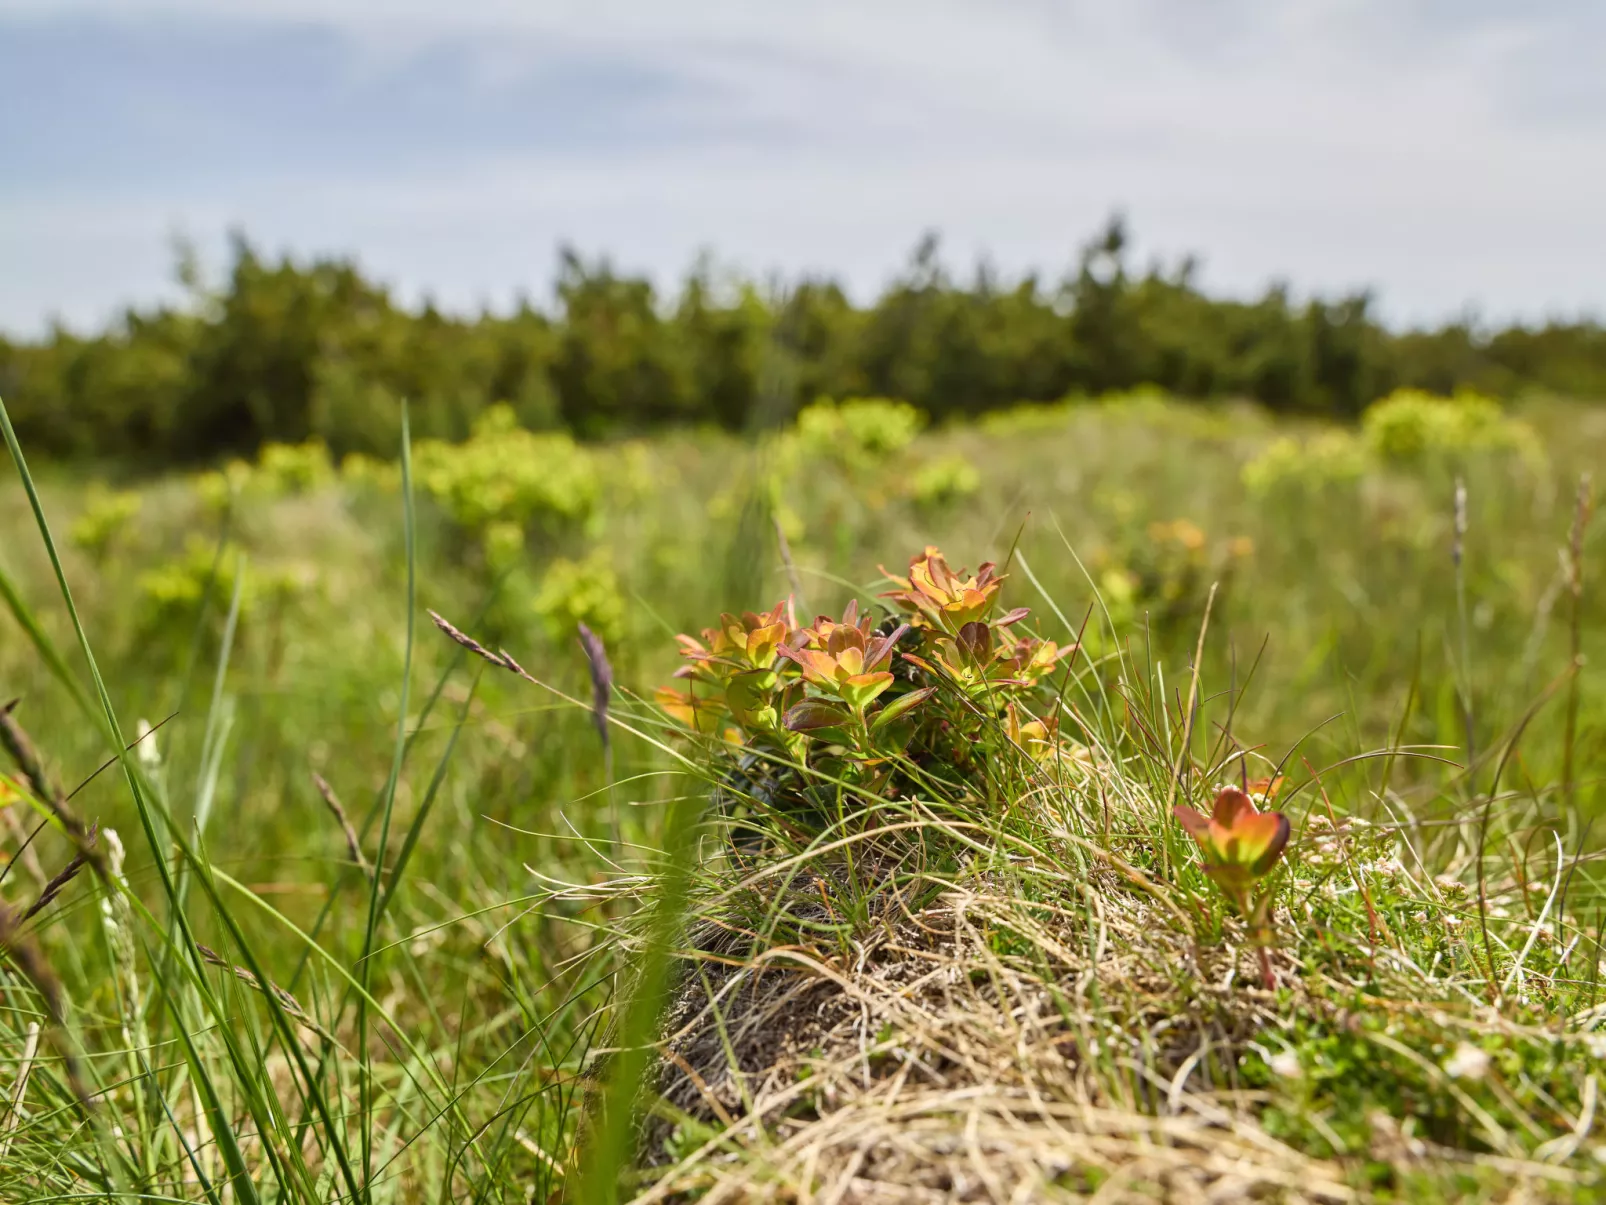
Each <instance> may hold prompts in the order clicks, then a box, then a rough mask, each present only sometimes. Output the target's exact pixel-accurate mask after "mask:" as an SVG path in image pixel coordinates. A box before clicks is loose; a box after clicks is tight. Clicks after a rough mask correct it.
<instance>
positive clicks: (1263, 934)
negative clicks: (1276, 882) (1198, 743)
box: [1173, 784, 1289, 989]
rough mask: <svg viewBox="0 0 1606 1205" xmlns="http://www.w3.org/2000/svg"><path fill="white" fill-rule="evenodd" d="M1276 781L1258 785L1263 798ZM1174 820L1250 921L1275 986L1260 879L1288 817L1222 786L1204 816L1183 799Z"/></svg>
mask: <svg viewBox="0 0 1606 1205" xmlns="http://www.w3.org/2000/svg"><path fill="white" fill-rule="evenodd" d="M1275 791H1276V786H1275V784H1267V785H1265V786H1263V788H1262V791H1261V794H1262V798H1263V799H1265V798H1267V797H1269V796H1271V795H1273V794H1275ZM1173 812H1174V814H1175V815H1176V818H1177V822H1178V823H1179V824H1181V825H1182V827H1183V828H1185V829H1187V831H1188V834H1189V836H1191V837H1192V838H1193V839H1194V840H1195V841H1197V842H1198V843H1199V849H1200V851H1201V852H1202V853H1203V855H1204V872H1205V874H1206V875H1208V876H1209V877H1210V881H1211V882H1212V883H1214V884H1215V885H1216V886H1217V887H1218V888H1219V889H1220V890H1221V894H1222V895H1224V896H1226V897H1227V899H1228V900H1229V901H1230V902H1231V903H1232V906H1233V907H1234V908H1236V909H1237V910H1238V914H1239V915H1240V916H1242V917H1243V918H1244V920H1245V921H1246V922H1247V923H1248V925H1249V934H1250V940H1252V941H1253V942H1254V943H1255V946H1256V949H1257V950H1258V952H1259V954H1260V967H1261V973H1262V975H1263V977H1264V979H1265V983H1266V987H1267V988H1268V989H1269V988H1273V987H1275V986H1276V983H1277V981H1276V977H1275V976H1274V975H1273V973H1272V969H1271V961H1270V959H1269V958H1268V957H1267V955H1266V946H1267V944H1268V943H1269V941H1270V940H1271V932H1270V923H1269V917H1270V905H1271V899H1272V893H1271V892H1270V891H1263V890H1260V884H1261V883H1262V882H1263V881H1264V880H1265V879H1266V878H1267V876H1268V875H1270V874H1271V872H1272V870H1273V869H1275V868H1276V865H1277V862H1278V860H1279V859H1280V858H1281V857H1282V856H1283V850H1284V848H1286V846H1287V845H1288V835H1289V824H1288V817H1287V816H1285V815H1283V814H1282V813H1281V812H1273V811H1265V812H1262V811H1259V810H1257V809H1256V807H1255V804H1254V800H1252V799H1251V798H1250V797H1249V795H1248V794H1246V793H1245V792H1244V791H1242V790H1240V789H1239V788H1237V787H1223V788H1222V789H1221V791H1220V793H1219V794H1217V796H1216V802H1215V806H1214V807H1213V808H1212V809H1211V812H1210V815H1209V816H1204V815H1201V814H1200V813H1199V812H1198V811H1197V810H1196V809H1194V808H1192V807H1189V806H1188V805H1187V804H1178V805H1177V806H1176V807H1175V808H1174V809H1173Z"/></svg>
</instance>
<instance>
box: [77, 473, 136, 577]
mask: <svg viewBox="0 0 1606 1205" xmlns="http://www.w3.org/2000/svg"><path fill="white" fill-rule="evenodd" d="M139 507H140V496H139V495H138V494H137V493H134V492H133V491H131V490H107V489H106V488H105V487H103V486H100V485H95V486H91V487H90V490H89V496H88V500H87V501H86V503H85V505H84V509H83V511H82V512H81V513H80V514H79V516H78V518H77V519H76V520H75V521H74V522H73V525H72V531H71V533H70V534H71V536H72V542H73V543H74V544H76V545H77V546H78V547H79V548H82V549H83V550H84V551H85V552H87V553H88V554H89V555H90V556H92V557H94V558H95V559H97V560H99V559H100V558H101V557H103V556H105V555H106V550H107V549H108V548H109V547H110V546H111V544H112V542H113V541H114V540H116V539H117V538H118V537H119V536H121V535H122V533H123V532H124V531H125V530H126V529H127V527H128V524H129V523H130V522H131V521H132V520H133V518H134V516H135V515H137V514H139Z"/></svg>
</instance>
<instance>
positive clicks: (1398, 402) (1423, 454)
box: [1361, 389, 1544, 465]
mask: <svg viewBox="0 0 1606 1205" xmlns="http://www.w3.org/2000/svg"><path fill="white" fill-rule="evenodd" d="M1361 432H1362V436H1363V437H1364V439H1365V440H1366V444H1367V447H1368V448H1369V449H1370V450H1371V451H1373V452H1374V453H1376V454H1377V455H1378V456H1379V457H1381V458H1382V459H1383V460H1385V461H1389V462H1392V463H1395V464H1403V465H1419V464H1423V463H1425V462H1428V461H1432V460H1446V459H1448V460H1454V459H1456V458H1458V457H1460V456H1463V455H1465V454H1467V453H1472V452H1509V453H1514V454H1516V455H1519V456H1521V457H1522V458H1523V459H1524V460H1526V461H1529V462H1530V463H1535V464H1537V463H1539V462H1541V461H1542V460H1543V456H1544V454H1543V451H1542V450H1541V448H1540V444H1539V439H1538V436H1537V435H1536V434H1535V433H1534V431H1533V429H1532V428H1531V427H1529V426H1528V424H1527V423H1525V422H1523V421H1522V420H1520V419H1515V418H1512V417H1510V416H1509V415H1507V414H1506V412H1505V411H1504V410H1503V409H1502V408H1501V406H1500V403H1498V402H1496V401H1495V400H1494V399H1493V398H1488V397H1484V396H1483V395H1481V394H1477V393H1471V392H1467V391H1462V392H1459V393H1457V394H1456V395H1455V396H1454V397H1438V396H1435V395H1434V394H1431V393H1424V392H1423V391H1421V390H1418V389H1397V390H1395V391H1394V392H1393V393H1391V394H1389V395H1388V397H1386V398H1383V399H1382V400H1380V401H1377V402H1374V403H1373V404H1372V405H1371V406H1369V407H1367V410H1366V413H1365V414H1364V415H1363V416H1362V418H1361Z"/></svg>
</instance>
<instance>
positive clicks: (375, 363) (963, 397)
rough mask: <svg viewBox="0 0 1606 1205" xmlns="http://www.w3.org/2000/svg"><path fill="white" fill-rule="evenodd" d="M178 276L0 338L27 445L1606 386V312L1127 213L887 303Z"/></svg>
mask: <svg viewBox="0 0 1606 1205" xmlns="http://www.w3.org/2000/svg"><path fill="white" fill-rule="evenodd" d="M180 277H181V279H183V280H184V281H185V282H186V284H187V285H188V290H189V295H188V298H187V300H186V301H184V302H183V303H181V304H177V305H170V306H160V307H154V308H148V309H133V310H130V311H128V312H127V313H126V314H124V315H123V316H122V318H121V319H119V320H118V321H117V322H115V323H113V324H112V325H111V326H110V328H109V329H107V330H104V331H102V332H100V333H97V334H92V335H87V336H86V335H80V334H75V333H73V332H70V331H68V330H66V329H61V328H57V329H54V330H52V331H51V333H50V334H49V335H47V336H46V337H44V338H42V339H39V340H33V341H28V340H7V339H4V338H0V396H3V397H4V398H5V400H6V404H7V406H8V407H9V408H10V411H11V414H12V416H13V421H14V422H15V424H16V427H17V430H18V433H19V435H20V436H21V438H22V439H23V441H24V443H25V444H26V445H27V446H28V447H30V448H31V449H35V450H37V451H39V452H40V453H43V454H49V455H54V456H58V457H63V458H70V457H99V458H104V457H112V458H121V459H134V460H138V461H139V462H140V463H142V464H147V465H165V464H169V463H194V462H200V461H206V460H210V459H215V458H217V457H219V456H222V455H228V454H249V453H251V452H252V451H254V450H255V449H256V448H258V447H259V446H261V445H262V444H263V443H265V442H269V441H277V442H299V441H302V440H305V439H307V438H310V437H319V438H322V439H323V440H324V441H325V442H326V443H327V444H328V445H329V446H330V448H331V450H333V451H334V452H335V453H337V454H343V453H345V452H352V451H360V452H367V453H371V454H377V455H389V454H391V453H392V452H393V451H394V449H395V447H396V446H397V441H398V439H399V435H400V415H401V400H402V399H404V398H405V399H407V401H408V403H409V414H410V419H411V423H412V429H413V431H414V434H415V435H417V436H433V437H438V438H445V439H460V438H463V437H464V436H466V435H467V433H468V431H469V429H470V425H471V424H472V422H473V419H474V417H475V416H476V415H477V414H479V413H480V412H481V411H483V410H484V409H485V408H486V407H487V406H490V405H492V404H494V403H497V402H506V403H508V404H510V405H511V406H512V407H513V409H514V411H515V412H516V413H517V415H518V417H519V420H520V421H521V422H522V423H523V424H524V425H525V426H527V427H530V428H532V429H537V430H539V429H564V430H568V431H569V432H571V433H573V434H574V435H576V436H579V437H581V438H586V439H598V438H606V437H609V436H614V435H620V434H627V433H638V432H643V431H648V430H652V429H655V428H661V427H664V426H667V425H676V424H679V425H688V424H690V425H696V424H706V425H715V426H718V427H721V428H724V429H727V430H732V431H742V430H752V429H758V428H763V427H767V426H773V425H777V424H779V423H783V422H785V421H787V420H788V419H789V418H790V416H791V415H792V414H793V413H795V412H796V410H797V409H798V408H799V406H801V405H803V404H806V403H807V402H809V401H811V400H813V399H814V398H816V397H820V396H828V397H838V398H841V397H854V396H880V397H895V398H901V399H904V400H907V401H909V402H912V403H914V404H915V405H916V406H918V407H920V408H921V409H922V410H924V411H926V412H927V413H928V414H929V415H931V416H932V418H933V419H934V420H936V421H939V422H940V421H943V420H946V419H952V418H965V417H969V416H974V415H977V414H980V413H982V412H985V411H987V410H989V409H993V408H997V407H1001V406H1010V405H1015V404H1018V403H1021V402H1032V401H1058V400H1061V399H1064V398H1066V397H1074V396H1078V395H1089V396H1092V395H1097V394H1100V393H1105V392H1108V391H1112V390H1124V389H1130V388H1133V387H1136V386H1140V385H1153V386H1158V387H1160V388H1163V389H1166V390H1169V391H1171V392H1173V393H1176V394H1178V395H1181V396H1185V397H1192V398H1201V399H1206V398H1217V397H1240V398H1252V399H1254V400H1256V401H1259V402H1260V403H1262V404H1264V405H1265V406H1267V407H1270V408H1272V409H1274V410H1278V411H1286V412H1295V413H1302V414H1311V415H1325V416H1331V417H1335V418H1345V417H1350V416H1353V415H1355V414H1358V413H1359V412H1360V410H1361V409H1362V408H1364V407H1365V406H1366V405H1367V404H1368V403H1369V402H1371V401H1372V400H1373V399H1375V398H1377V397H1379V396H1381V395H1382V394H1385V393H1387V392H1389V391H1390V390H1391V389H1394V388H1396V387H1400V386H1411V387H1416V388H1421V389H1427V390H1431V391H1434V392H1440V393H1448V392H1451V391H1453V390H1455V389H1457V388H1461V387H1469V388H1473V389H1476V390H1479V391H1481V392H1485V393H1490V394H1494V395H1496V396H1510V395H1513V394H1515V393H1517V392H1519V391H1521V390H1524V389H1529V388H1537V389H1543V390H1548V391H1551V392H1557V393H1564V394H1570V395H1576V396H1580V397H1602V396H1606V329H1603V328H1602V326H1601V325H1600V324H1599V323H1598V322H1596V321H1577V322H1550V323H1547V324H1545V325H1540V326H1522V325H1517V326H1511V327H1508V328H1505V329H1499V330H1485V329H1480V328H1478V327H1477V326H1475V325H1474V324H1472V323H1470V322H1452V323H1448V324H1446V325H1444V326H1441V327H1438V328H1436V329H1416V330H1409V331H1393V330H1390V329H1389V328H1387V327H1386V326H1385V325H1383V324H1382V323H1381V322H1380V321H1379V319H1378V318H1377V317H1376V314H1375V312H1374V307H1373V305H1372V299H1371V298H1370V297H1369V296H1368V295H1366V294H1357V295H1352V296H1344V297H1339V298H1336V299H1320V298H1313V299H1310V300H1306V301H1295V300H1294V299H1292V297H1291V295H1290V293H1289V291H1288V290H1287V289H1286V288H1285V287H1280V286H1278V287H1272V288H1270V289H1268V290H1267V291H1266V292H1265V294H1264V295H1263V296H1261V297H1259V298H1258V299H1255V300H1250V301H1240V300H1224V299H1221V298H1215V297H1211V296H1208V295H1206V294H1205V293H1204V292H1203V291H1202V290H1201V289H1200V287H1199V286H1198V284H1197V282H1196V265H1195V263H1194V261H1192V260H1191V259H1189V260H1183V261H1181V262H1180V263H1175V264H1164V263H1154V264H1151V265H1148V266H1146V267H1143V268H1138V267H1137V266H1135V265H1134V264H1133V263H1132V258H1131V245H1130V240H1129V238H1128V235H1127V231H1126V229H1125V227H1124V226H1123V224H1122V223H1121V222H1120V221H1119V220H1118V219H1117V220H1112V221H1111V222H1110V223H1109V224H1108V226H1107V227H1106V228H1105V229H1104V230H1102V231H1101V232H1099V234H1098V235H1097V236H1096V237H1094V238H1093V239H1091V240H1090V241H1089V242H1087V243H1086V244H1085V245H1084V246H1083V247H1082V249H1081V252H1080V255H1079V256H1078V257H1077V258H1076V261H1075V263H1074V264H1073V265H1072V267H1071V268H1070V269H1069V270H1068V271H1066V272H1065V273H1064V274H1063V275H1062V276H1060V277H1058V278H1057V279H1046V278H1043V277H1040V276H1038V275H1035V274H1034V275H1027V276H1024V277H1020V278H1016V279H1009V280H1005V279H1001V278H1000V277H999V276H998V275H997V274H996V273H994V272H992V271H990V270H988V269H987V268H986V267H985V266H983V267H979V268H977V269H976V270H975V272H974V273H973V274H971V275H970V276H969V277H968V279H960V278H958V277H957V276H956V275H955V274H954V273H953V272H951V271H950V269H949V268H948V267H947V266H945V264H944V263H943V261H942V258H941V255H940V249H939V246H938V243H937V240H936V239H935V238H934V237H930V236H928V237H927V238H925V239H924V240H922V241H921V243H920V244H919V246H918V247H917V248H916V249H915V251H914V253H913V254H912V255H911V257H910V259H909V261H908V263H907V265H906V267H905V269H904V270H903V271H902V272H901V273H900V275H899V276H898V277H897V278H896V279H895V280H893V281H892V282H891V283H890V284H889V285H888V286H887V287H886V288H885V290H884V291H883V292H882V293H881V295H880V296H879V297H877V298H876V299H875V300H874V301H873V302H871V303H870V304H867V305H859V304H855V303H854V302H853V300H852V299H851V298H850V297H849V296H848V294H847V293H846V291H845V290H844V289H843V288H842V286H841V285H840V284H838V283H837V282H835V281H833V280H831V279H829V278H825V277H813V276H809V277H803V278H800V279H796V280H792V281H787V282H770V283H767V284H764V285H760V284H759V283H756V282H753V281H732V280H727V279H724V278H721V277H717V276H716V275H715V273H713V272H712V271H711V270H710V269H709V268H707V267H706V266H702V265H699V266H698V267H697V268H695V269H694V270H693V271H692V272H691V273H690V274H689V275H688V277H687V278H686V280H685V281H684V282H683V283H682V285H681V286H680V288H679V290H678V293H676V294H675V295H674V296H662V295H660V293H659V291H658V290H656V289H655V288H654V287H653V285H652V283H651V282H649V281H648V280H646V279H642V278H639V277H635V276H631V275H628V274H624V273H621V272H619V271H616V270H615V268H614V267H613V266H612V265H611V264H610V263H609V262H608V261H607V260H606V259H599V260H592V261H588V260H586V259H585V258H583V257H582V256H580V255H579V254H577V253H575V252H574V251H573V250H570V249H564V250H563V251H562V253H561V255H560V265H559V272H558V277H557V281H556V288H555V297H554V299H553V302H552V304H551V305H550V306H547V307H538V306H536V305H534V304H531V303H529V302H527V301H526V302H523V303H521V304H519V305H518V306H517V307H516V308H515V309H513V310H512V311H511V312H506V313H493V312H485V313H481V314H479V315H477V316H454V315H450V314H445V313H442V312H441V311H439V310H438V309H436V308H435V307H434V306H433V305H430V304H427V303H426V304H423V305H421V306H418V307H408V306H406V305H403V304H401V303H400V302H398V301H397V299H396V298H395V297H393V296H392V295H391V293H390V291H389V290H388V289H386V288H385V287H383V286H382V285H380V284H377V283H375V282H374V281H372V280H370V279H367V278H365V277H364V275H363V274H362V272H361V271H360V270H359V268H358V266H357V264H356V263H355V262H354V261H352V260H350V259H346V258H339V257H325V258H318V259H314V260H311V261H308V262H302V261H298V260H295V259H293V258H291V257H283V258H279V259H276V260H275V259H272V258H270V257H266V256H264V255H262V254H261V253H260V252H258V251H257V250H256V249H255V248H253V247H252V245H251V244H250V243H249V242H248V241H247V240H246V239H244V238H243V237H240V236H236V237H235V239H234V241H233V246H232V260H231V264H230V266H229V269H228V272H227V274H226V276H225V278H224V279H223V280H222V281H221V282H219V283H217V284H216V285H212V286H207V285H205V284H203V283H202V282H201V281H200V279H199V275H198V273H196V272H195V270H194V268H193V264H192V262H191V261H188V260H185V261H183V262H181V270H180Z"/></svg>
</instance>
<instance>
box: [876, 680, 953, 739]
mask: <svg viewBox="0 0 1606 1205" xmlns="http://www.w3.org/2000/svg"><path fill="white" fill-rule="evenodd" d="M936 693H937V688H936V687H935V686H923V687H921V688H920V689H919V690H911V691H910V692H909V693H908V694H906V695H899V696H898V697H897V698H896V699H893V700H892V702H890V703H888V704H887V705H886V706H885V707H883V708H882V709H881V710H880V711H878V712H876V714H875V718H874V719H872V720H871V721H870V731H871V732H880V731H881V730H882V729H883V728H885V727H886V726H887V725H888V724H890V723H892V722H893V721H894V720H896V719H898V718H899V717H900V716H904V715H907V714H908V713H909V712H911V711H913V710H914V709H915V708H916V707H919V706H920V704H922V703H924V702H925V701H926V700H927V699H929V698H931V696H932V695H934V694H936Z"/></svg>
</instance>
